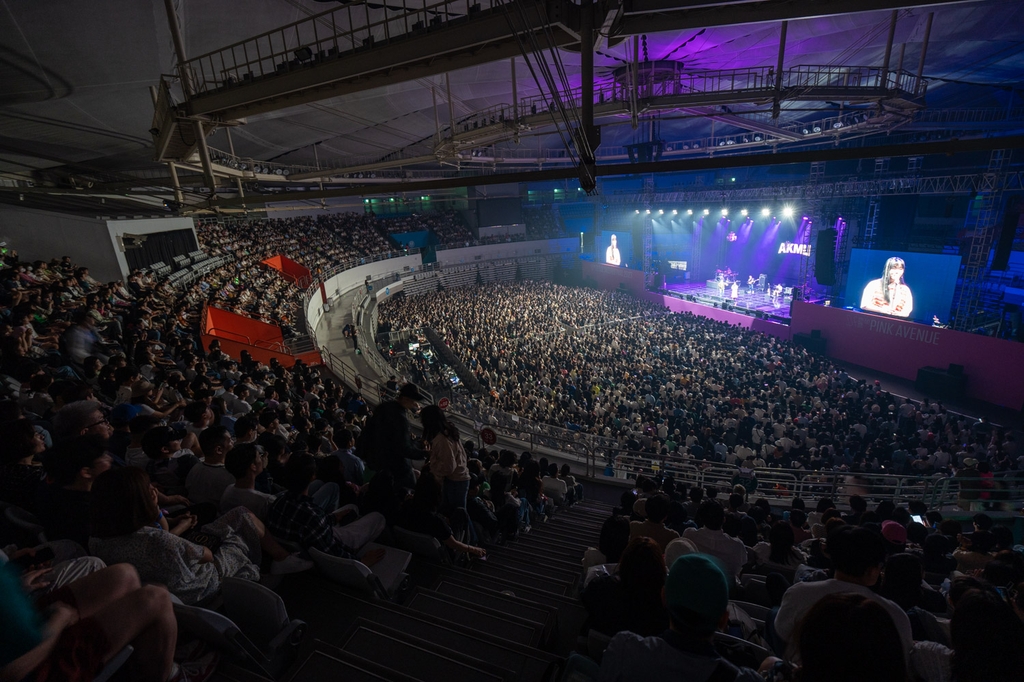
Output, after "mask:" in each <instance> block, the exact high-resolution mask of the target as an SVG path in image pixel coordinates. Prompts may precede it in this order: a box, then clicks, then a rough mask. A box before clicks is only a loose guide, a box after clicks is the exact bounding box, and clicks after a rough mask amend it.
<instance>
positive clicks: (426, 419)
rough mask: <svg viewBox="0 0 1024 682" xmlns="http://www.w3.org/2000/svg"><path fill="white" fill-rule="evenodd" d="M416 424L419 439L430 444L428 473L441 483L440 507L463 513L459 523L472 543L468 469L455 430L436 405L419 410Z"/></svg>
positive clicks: (474, 534) (457, 432) (473, 537)
mask: <svg viewBox="0 0 1024 682" xmlns="http://www.w3.org/2000/svg"><path fill="white" fill-rule="evenodd" d="M420 422H421V423H422V424H423V439H424V440H425V441H427V442H428V443H430V455H429V460H430V473H432V474H433V475H434V478H436V479H437V482H438V483H440V484H441V498H442V503H441V504H442V508H443V509H444V511H446V512H448V513H449V514H451V513H454V512H453V510H456V509H461V510H462V512H463V513H465V514H466V516H465V517H464V519H463V520H464V521H465V522H466V526H467V528H468V530H469V538H470V541H471V542H475V541H476V531H475V529H474V528H473V523H472V522H471V521H470V520H469V518H468V512H467V511H466V495H467V493H468V492H469V466H468V464H467V460H466V451H465V449H463V447H462V442H461V441H460V440H459V430H458V429H457V428H456V427H455V425H454V424H452V423H451V422H450V421H448V419H447V418H446V417H445V416H444V412H443V411H442V410H441V408H439V407H437V406H436V405H428V406H426V407H424V408H423V409H422V410H420ZM458 515H459V516H462V514H458Z"/></svg>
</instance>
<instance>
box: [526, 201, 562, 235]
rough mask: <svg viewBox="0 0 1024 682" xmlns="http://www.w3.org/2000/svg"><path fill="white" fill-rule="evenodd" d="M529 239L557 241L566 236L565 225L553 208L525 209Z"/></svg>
mask: <svg viewBox="0 0 1024 682" xmlns="http://www.w3.org/2000/svg"><path fill="white" fill-rule="evenodd" d="M523 222H524V223H526V236H527V238H528V239H557V238H558V237H564V236H565V225H563V224H562V221H561V220H560V219H559V217H558V214H557V213H555V210H554V207H552V206H536V207H528V208H526V207H524V208H523Z"/></svg>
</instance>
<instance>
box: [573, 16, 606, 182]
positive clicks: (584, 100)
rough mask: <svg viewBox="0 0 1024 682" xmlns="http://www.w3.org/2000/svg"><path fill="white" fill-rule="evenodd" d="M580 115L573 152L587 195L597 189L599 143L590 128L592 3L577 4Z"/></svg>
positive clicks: (591, 117)
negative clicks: (578, 157)
mask: <svg viewBox="0 0 1024 682" xmlns="http://www.w3.org/2000/svg"><path fill="white" fill-rule="evenodd" d="M580 78H581V80H580V112H581V117H582V120H581V121H580V129H579V130H578V131H577V140H576V149H577V151H578V152H579V154H580V168H579V177H580V187H582V188H583V191H584V192H586V193H587V194H590V193H591V192H593V191H594V189H595V188H596V187H597V161H596V159H595V155H594V150H595V149H597V147H598V145H600V144H601V136H600V131H599V130H598V128H597V127H596V126H595V125H594V2H593V0H582V2H581V3H580Z"/></svg>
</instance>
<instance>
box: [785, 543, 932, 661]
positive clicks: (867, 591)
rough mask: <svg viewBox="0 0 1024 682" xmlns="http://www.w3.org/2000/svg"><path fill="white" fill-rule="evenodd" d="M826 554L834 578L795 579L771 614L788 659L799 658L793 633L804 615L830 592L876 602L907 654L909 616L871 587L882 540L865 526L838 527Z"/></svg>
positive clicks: (877, 574) (881, 559) (910, 641)
mask: <svg viewBox="0 0 1024 682" xmlns="http://www.w3.org/2000/svg"><path fill="white" fill-rule="evenodd" d="M828 553H829V556H830V557H831V559H832V565H833V566H834V569H835V571H834V577H832V578H829V579H828V580H821V581H818V582H798V583H796V584H795V585H793V586H792V587H790V588H789V589H788V590H786V593H785V594H784V595H783V597H782V604H781V605H780V606H779V612H778V614H777V615H776V617H775V632H776V634H778V636H779V638H780V639H782V641H784V642H786V643H788V644H789V650H788V651H789V652H790V654H792V656H791V660H794V662H797V661H798V660H799V652H798V651H797V645H798V642H797V636H798V632H799V628H800V624H801V623H802V622H803V620H804V616H806V615H807V613H808V612H809V611H810V610H811V608H812V607H813V606H814V605H815V604H817V603H818V602H819V601H820V600H821V599H823V598H824V597H826V596H828V595H830V594H859V595H861V596H864V597H866V598H868V599H873V600H875V601H877V602H878V603H879V604H880V605H881V606H882V607H883V608H884V609H885V610H886V612H887V613H888V614H889V616H890V617H891V618H892V621H893V623H894V624H895V626H896V631H897V632H898V633H899V636H900V640H901V642H902V645H903V651H904V653H905V654H906V655H908V656H909V654H910V649H911V647H912V646H913V634H912V631H911V627H910V619H909V618H907V614H906V613H905V612H904V611H903V609H901V608H900V607H899V605H897V604H894V603H893V602H891V601H889V600H888V599H885V598H884V597H881V596H879V595H877V594H876V593H875V592H874V591H873V590H872V588H873V587H874V586H875V584H876V583H878V578H879V577H880V576H881V573H882V564H883V562H884V561H885V540H884V539H883V538H882V536H881V535H880V534H878V533H876V532H875V531H872V530H868V529H867V528H855V527H852V526H848V525H844V526H840V527H839V528H837V529H836V530H834V531H832V532H831V533H829V535H828Z"/></svg>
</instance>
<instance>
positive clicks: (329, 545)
mask: <svg viewBox="0 0 1024 682" xmlns="http://www.w3.org/2000/svg"><path fill="white" fill-rule="evenodd" d="M267 526H268V527H269V528H270V532H271V533H273V535H274V536H276V537H279V538H282V539H284V540H287V541H289V542H297V543H299V544H300V545H302V548H303V549H309V548H310V547H316V548H317V549H318V550H320V551H321V552H324V553H325V554H330V555H332V556H336V557H341V558H342V559H354V558H355V554H354V553H353V552H352V551H350V550H349V548H348V547H346V546H345V545H343V544H342V543H341V542H340V541H339V540H338V539H337V538H336V537H335V536H334V530H333V526H334V520H333V519H332V518H331V517H330V516H328V515H327V514H325V513H324V511H323V509H321V508H320V507H318V506H317V504H316V503H315V502H313V498H312V497H310V496H309V495H296V494H295V493H290V492H289V493H285V494H283V495H281V497H279V498H278V499H277V501H276V502H274V504H273V505H272V506H271V507H270V514H269V516H268V517H267Z"/></svg>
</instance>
